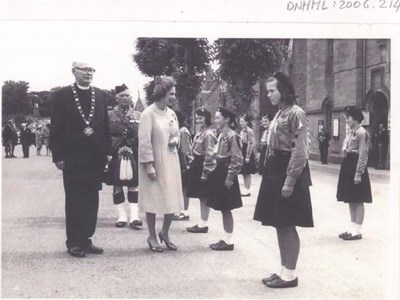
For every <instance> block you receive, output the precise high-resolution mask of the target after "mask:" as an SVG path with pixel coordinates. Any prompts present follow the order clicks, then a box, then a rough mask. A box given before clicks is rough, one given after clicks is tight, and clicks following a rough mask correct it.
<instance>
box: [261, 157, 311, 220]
mask: <svg viewBox="0 0 400 300" xmlns="http://www.w3.org/2000/svg"><path fill="white" fill-rule="evenodd" d="M289 160H290V152H284V151H278V152H275V153H274V154H271V155H270V156H269V157H268V158H267V160H266V164H265V167H264V172H263V177H262V182H261V186H260V192H259V194H258V199H257V204H256V209H255V213H254V220H256V221H260V222H261V223H262V225H267V226H274V227H284V226H293V225H294V226H301V227H314V221H313V215H312V206H311V197H310V190H309V186H310V185H311V175H310V169H309V167H308V163H307V164H306V166H305V167H304V169H303V171H302V173H301V175H300V176H299V178H298V179H297V181H296V184H295V186H294V189H293V194H292V195H291V196H290V197H288V198H284V197H283V196H282V187H283V185H284V183H285V179H286V169H287V166H288V164H289Z"/></svg>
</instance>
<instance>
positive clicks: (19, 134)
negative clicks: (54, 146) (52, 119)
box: [2, 118, 51, 158]
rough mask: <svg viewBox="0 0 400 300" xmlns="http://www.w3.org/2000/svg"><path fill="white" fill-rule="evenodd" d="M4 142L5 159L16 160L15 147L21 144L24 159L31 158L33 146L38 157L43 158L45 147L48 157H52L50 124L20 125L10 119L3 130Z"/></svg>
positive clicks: (24, 123)
mask: <svg viewBox="0 0 400 300" xmlns="http://www.w3.org/2000/svg"><path fill="white" fill-rule="evenodd" d="M2 140H3V146H4V151H5V158H16V157H17V156H16V155H15V147H16V146H17V145H18V144H20V145H21V148H22V154H23V156H22V157H23V158H29V154H30V153H29V152H30V151H29V150H30V147H31V146H35V147H36V150H37V153H36V154H37V156H41V155H42V153H41V150H42V147H43V145H44V146H45V148H46V153H45V155H46V156H50V155H51V150H50V146H49V142H50V123H48V122H44V123H32V122H29V123H27V122H25V121H24V122H21V123H19V125H17V124H16V121H15V120H14V119H12V118H10V119H9V120H8V121H7V122H6V124H5V126H4V127H3V130H2Z"/></svg>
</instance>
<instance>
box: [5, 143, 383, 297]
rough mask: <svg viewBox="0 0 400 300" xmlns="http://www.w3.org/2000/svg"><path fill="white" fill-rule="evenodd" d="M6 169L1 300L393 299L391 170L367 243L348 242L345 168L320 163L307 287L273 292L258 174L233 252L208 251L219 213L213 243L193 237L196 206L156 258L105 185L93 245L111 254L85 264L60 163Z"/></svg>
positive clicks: (379, 175) (272, 245)
mask: <svg viewBox="0 0 400 300" xmlns="http://www.w3.org/2000/svg"><path fill="white" fill-rule="evenodd" d="M32 150H33V149H31V152H33V151H32ZM18 154H19V157H21V154H20V153H18ZM2 163H3V176H2V188H3V189H2V291H1V296H2V297H18V298H26V297H34V298H49V297H57V298H71V297H79V298H84V297H85V298H86V297H90V298H107V297H110V298H111V297H113V298H128V297H129V298H138V297H139V298H149V297H150V298H156V297H162V298H246V299H248V298H278V299H287V298H308V299H315V298H320V299H321V298H324V299H328V298H353V299H381V298H384V297H386V294H385V291H386V285H387V283H386V282H387V280H388V279H389V278H388V270H387V266H388V264H387V259H386V258H387V249H388V243H389V241H388V234H387V230H386V228H387V227H386V226H387V220H388V217H389V205H388V204H389V172H387V171H376V170H371V173H372V174H371V179H372V189H373V195H374V203H373V204H371V205H368V206H367V207H366V219H365V226H364V239H363V240H361V241H357V242H345V241H342V240H340V239H338V238H337V234H338V233H340V232H342V230H343V229H344V226H345V224H347V223H348V208H347V207H346V205H344V204H339V203H337V202H336V201H335V192H336V183H337V176H338V166H334V165H329V166H327V167H325V166H324V167H323V166H321V165H319V164H317V163H311V171H312V177H313V182H314V186H313V187H312V189H311V193H312V201H313V207H314V219H315V225H316V226H315V228H314V229H299V232H300V236H301V243H302V245H301V253H300V261H299V264H298V271H299V282H300V283H299V287H298V288H296V289H288V290H271V289H268V288H267V287H265V286H263V285H262V284H261V283H260V279H261V278H263V277H264V276H265V275H267V274H268V273H270V272H275V271H277V270H278V269H279V265H280V264H279V253H278V247H277V241H276V235H275V232H274V230H273V229H272V228H269V227H262V226H260V225H259V223H257V222H255V221H252V216H253V213H254V206H255V202H256V195H257V192H258V187H259V184H260V180H261V178H260V177H259V176H255V177H254V180H253V187H252V190H251V191H252V197H250V198H244V207H243V208H241V209H238V210H236V211H235V212H234V216H235V241H236V243H235V247H236V248H235V251H233V252H213V251H211V250H210V249H209V248H208V244H209V243H210V242H214V241H217V240H219V239H220V237H222V234H223V230H222V221H221V216H220V214H219V213H217V212H212V214H211V216H210V226H211V230H210V231H209V233H208V234H207V235H193V234H189V233H186V231H185V227H186V226H188V225H191V224H194V223H195V222H197V220H198V209H199V205H198V201H197V200H196V199H193V200H192V201H191V205H190V216H191V220H190V221H189V222H176V223H174V224H173V226H172V233H171V236H172V239H173V241H174V242H175V243H176V244H177V245H178V246H179V250H178V251H177V252H169V251H165V252H164V253H162V254H157V253H151V252H149V250H148V248H147V245H146V237H147V234H146V230H145V229H144V230H141V231H134V230H131V229H128V228H123V229H117V228H115V227H114V222H115V220H116V213H115V210H114V207H113V205H112V198H111V188H110V187H105V188H104V189H103V191H102V192H101V195H100V197H101V204H100V211H99V220H98V227H97V232H96V235H95V238H94V243H95V244H98V245H100V246H102V247H103V248H104V249H105V254H104V255H102V256H94V255H91V256H88V257H87V258H84V259H77V258H72V257H70V256H69V255H68V254H67V253H66V250H65V247H64V236H65V229H64V228H65V224H64V194H63V186H62V180H61V173H60V172H58V171H57V170H56V168H55V167H54V166H53V165H52V164H51V158H50V157H36V156H35V155H34V156H32V157H31V158H29V159H22V158H18V159H4V158H3V160H2ZM159 222H160V220H159ZM158 224H160V223H158Z"/></svg>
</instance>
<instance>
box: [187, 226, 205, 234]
mask: <svg viewBox="0 0 400 300" xmlns="http://www.w3.org/2000/svg"><path fill="white" fill-rule="evenodd" d="M186 230H187V231H188V232H191V233H207V232H208V226H206V227H199V225H194V226H192V227H188V228H186Z"/></svg>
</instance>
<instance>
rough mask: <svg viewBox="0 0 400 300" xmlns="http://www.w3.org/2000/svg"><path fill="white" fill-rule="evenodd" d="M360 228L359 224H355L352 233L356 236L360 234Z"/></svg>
mask: <svg viewBox="0 0 400 300" xmlns="http://www.w3.org/2000/svg"><path fill="white" fill-rule="evenodd" d="M361 227H362V225H361V224H357V223H355V224H354V233H355V234H356V235H357V234H361Z"/></svg>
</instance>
